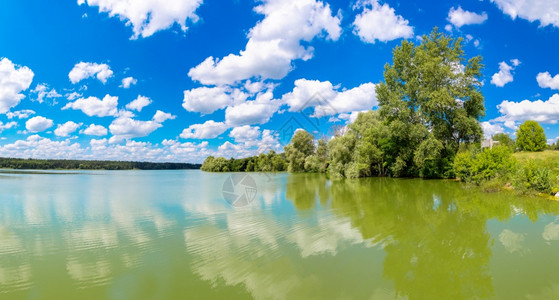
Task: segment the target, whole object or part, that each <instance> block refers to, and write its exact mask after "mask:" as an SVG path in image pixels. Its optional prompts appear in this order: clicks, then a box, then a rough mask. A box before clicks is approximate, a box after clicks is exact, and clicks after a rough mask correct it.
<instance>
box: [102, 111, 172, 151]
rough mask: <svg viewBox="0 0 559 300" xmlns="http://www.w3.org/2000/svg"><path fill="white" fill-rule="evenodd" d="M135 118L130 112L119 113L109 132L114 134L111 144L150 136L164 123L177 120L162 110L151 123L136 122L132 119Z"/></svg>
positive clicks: (110, 140)
mask: <svg viewBox="0 0 559 300" xmlns="http://www.w3.org/2000/svg"><path fill="white" fill-rule="evenodd" d="M133 116H134V115H133V114H132V113H130V112H129V111H121V112H119V117H118V118H116V119H115V120H114V121H113V122H112V123H111V125H109V130H110V131H111V133H112V134H113V136H112V137H111V138H110V139H109V142H110V143H119V142H121V141H123V140H129V139H132V138H137V137H144V136H148V135H149V134H151V133H152V132H154V131H155V130H156V129H158V128H160V127H162V126H163V125H162V123H163V122H165V121H166V120H169V119H174V118H175V116H173V115H171V114H169V113H165V112H162V111H160V110H158V111H157V112H156V113H155V115H154V116H153V120H150V121H140V120H134V119H132V117H133Z"/></svg>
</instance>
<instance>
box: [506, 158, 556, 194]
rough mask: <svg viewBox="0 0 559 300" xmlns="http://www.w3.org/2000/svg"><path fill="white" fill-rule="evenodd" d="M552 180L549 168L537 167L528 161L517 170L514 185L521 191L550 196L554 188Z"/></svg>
mask: <svg viewBox="0 0 559 300" xmlns="http://www.w3.org/2000/svg"><path fill="white" fill-rule="evenodd" d="M554 183H555V182H554V179H553V176H552V172H551V170H550V169H549V168H547V167H543V166H538V165H537V164H536V163H535V162H534V161H533V160H529V161H528V162H527V163H525V164H524V165H523V166H521V167H520V168H519V169H518V172H517V174H516V177H515V180H514V184H515V187H516V188H518V189H520V190H521V191H530V190H533V191H537V192H541V193H546V194H550V193H551V192H552V189H553V186H554Z"/></svg>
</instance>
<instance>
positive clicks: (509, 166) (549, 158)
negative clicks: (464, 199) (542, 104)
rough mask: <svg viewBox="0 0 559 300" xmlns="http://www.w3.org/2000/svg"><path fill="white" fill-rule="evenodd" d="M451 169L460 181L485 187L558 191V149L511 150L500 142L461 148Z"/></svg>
mask: <svg viewBox="0 0 559 300" xmlns="http://www.w3.org/2000/svg"><path fill="white" fill-rule="evenodd" d="M454 171H455V172H456V175H457V177H459V178H460V179H461V180H462V181H464V182H467V183H469V184H473V185H478V186H481V187H482V188H483V189H484V190H486V191H501V190H514V191H516V192H517V193H520V194H531V195H540V196H545V197H549V198H554V197H553V196H554V195H555V193H557V192H558V191H559V180H558V179H559V151H542V152H516V153H512V151H511V150H510V148H508V147H503V146H498V147H494V148H493V149H486V150H483V151H479V150H474V151H465V152H462V153H459V154H458V155H457V157H456V160H455V162H454ZM554 199H555V198H554Z"/></svg>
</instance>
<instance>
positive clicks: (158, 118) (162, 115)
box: [153, 110, 176, 123]
mask: <svg viewBox="0 0 559 300" xmlns="http://www.w3.org/2000/svg"><path fill="white" fill-rule="evenodd" d="M175 118H176V116H174V115H172V114H170V113H166V112H162V111H160V110H158V111H156V112H155V115H153V120H154V121H155V122H157V123H163V122H165V121H167V120H174V119H175Z"/></svg>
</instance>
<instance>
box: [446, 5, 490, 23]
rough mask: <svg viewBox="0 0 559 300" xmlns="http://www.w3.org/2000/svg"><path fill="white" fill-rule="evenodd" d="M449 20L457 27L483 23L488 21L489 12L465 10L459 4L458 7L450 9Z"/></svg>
mask: <svg viewBox="0 0 559 300" xmlns="http://www.w3.org/2000/svg"><path fill="white" fill-rule="evenodd" d="M447 20H448V21H449V22H450V23H451V24H452V25H454V27H456V28H460V27H462V26H464V25H471V24H483V23H484V22H485V21H487V13H486V12H482V13H481V14H478V13H475V12H471V11H467V10H463V9H462V7H460V6H458V8H454V7H452V8H450V10H449V11H448V17H447Z"/></svg>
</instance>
